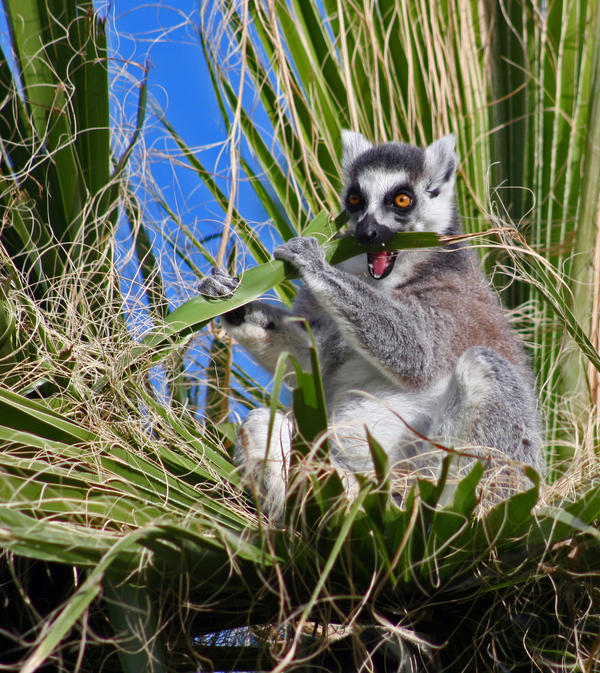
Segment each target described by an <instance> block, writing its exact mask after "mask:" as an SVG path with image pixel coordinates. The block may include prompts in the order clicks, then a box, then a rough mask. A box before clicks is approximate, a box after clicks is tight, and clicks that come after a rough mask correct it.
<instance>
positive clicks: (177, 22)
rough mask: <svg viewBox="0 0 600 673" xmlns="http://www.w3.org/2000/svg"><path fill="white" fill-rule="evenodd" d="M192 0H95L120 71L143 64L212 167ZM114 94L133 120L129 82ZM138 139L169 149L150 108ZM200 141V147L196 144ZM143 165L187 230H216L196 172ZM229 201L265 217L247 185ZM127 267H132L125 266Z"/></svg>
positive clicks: (214, 119)
mask: <svg viewBox="0 0 600 673" xmlns="http://www.w3.org/2000/svg"><path fill="white" fill-rule="evenodd" d="M199 1H201V2H204V3H205V4H206V3H207V1H209V0H175V1H171V2H168V1H166V2H146V3H142V2H135V1H134V0H113V2H112V3H111V4H110V5H109V6H108V9H106V10H104V11H103V10H102V7H101V5H97V6H98V8H99V9H100V12H101V13H103V14H104V13H108V17H109V23H108V31H109V39H110V44H111V47H112V52H113V54H114V55H115V56H118V57H119V59H124V60H125V61H126V62H127V66H126V68H127V72H128V73H130V74H131V75H133V77H134V78H135V79H136V80H139V79H140V77H141V73H142V70H141V66H144V65H145V64H146V63H147V64H148V66H149V76H148V77H149V80H148V82H149V92H150V95H151V97H153V98H154V99H155V100H156V101H157V102H158V104H159V105H160V107H161V108H162V109H163V110H164V111H165V112H166V114H167V117H168V119H169V121H170V123H171V124H172V125H173V126H174V127H175V129H176V130H177V132H178V133H179V134H180V135H181V136H182V137H183V139H184V140H185V142H186V143H187V144H188V146H190V147H193V148H198V156H199V158H200V159H201V161H202V162H203V164H204V165H205V166H206V167H207V168H209V169H212V168H213V167H214V165H215V162H216V161H217V159H218V156H219V152H220V151H222V149H223V145H222V143H223V141H224V140H225V138H226V130H225V125H224V124H223V122H222V120H221V115H220V112H219V108H218V105H217V101H216V98H215V96H214V94H213V91H212V84H211V82H210V78H209V73H208V69H207V67H206V63H205V60H204V55H203V52H202V48H201V45H200V40H199V38H198V36H197V32H196V29H197V26H198V22H199V18H200V12H199ZM120 67H122V62H121V61H120V60H117V61H115V63H114V68H113V72H114V71H118V70H119V68H120ZM116 93H117V97H118V98H120V99H121V100H125V102H126V107H125V111H126V115H127V117H128V118H129V120H130V122H133V120H134V119H135V111H136V104H137V89H136V88H133V87H132V85H131V83H130V82H128V81H127V80H126V79H123V81H122V82H119V81H117V82H116ZM149 112H150V111H149ZM145 141H146V144H147V145H148V146H150V147H151V148H152V149H151V156H152V155H153V154H156V153H157V152H158V153H160V151H161V150H162V149H164V148H165V147H167V148H168V149H169V150H170V151H171V152H173V149H174V145H173V143H169V142H168V141H167V140H166V138H165V132H164V129H163V128H162V127H161V126H160V125H158V124H157V122H156V119H155V118H154V117H153V115H152V114H149V116H148V123H147V127H146V130H145ZM201 148H208V149H203V150H202V151H200V149H201ZM227 160H228V152H227V149H225V151H224V153H223V158H222V160H221V161H220V163H219V165H218V172H219V173H220V174H221V173H223V172H224V171H225V170H226V168H227ZM151 168H152V174H153V177H154V179H155V180H156V182H157V183H158V185H159V187H160V188H161V190H162V191H163V194H164V196H165V197H166V198H167V200H168V201H169V204H170V206H171V208H173V210H175V211H176V212H177V213H178V214H180V216H181V217H182V220H183V221H184V223H185V224H186V226H188V227H190V228H192V229H194V230H195V231H196V233H197V234H198V235H200V234H201V233H213V232H217V231H220V230H221V227H222V221H223V212H222V211H221V210H220V208H219V207H218V205H217V204H216V203H215V202H214V199H213V197H212V196H211V195H210V193H209V192H208V190H207V189H206V188H205V187H204V186H203V185H202V183H201V180H200V179H199V178H198V176H196V175H195V174H194V173H193V172H192V171H190V170H189V169H188V168H185V167H180V166H177V163H176V162H170V161H168V160H164V159H160V158H157V159H156V160H152V161H151ZM221 187H222V189H223V190H224V191H225V192H226V191H227V182H226V180H222V181H221ZM237 205H238V208H239V210H240V212H241V213H242V214H243V215H245V216H246V217H248V218H249V219H250V220H258V221H264V220H265V219H266V214H265V212H264V210H263V209H262V206H260V204H259V203H258V200H257V198H256V197H255V196H254V195H253V193H251V192H250V190H249V189H248V188H245V189H244V188H242V189H241V190H240V199H239V203H238V204H237ZM149 211H150V213H149V214H150V215H151V216H152V214H153V213H154V214H156V216H157V220H160V217H161V216H163V215H164V214H163V213H162V212H160V211H159V209H158V208H156V206H152V205H151V204H150V205H149ZM169 226H172V225H171V223H169V222H163V224H162V227H163V229H164V228H165V227H169ZM180 239H183V237H180ZM159 244H160V241H159ZM217 244H218V241H216V242H215V248H216V246H217ZM129 273H133V271H132V269H131V267H130V268H129ZM182 296H183V297H185V293H183V295H180V296H179V298H173V297H172V296H171V297H170V298H171V299H173V300H174V302H177V301H181V300H182ZM188 296H189V294H188ZM236 350H237V352H238V355H237V360H238V362H239V363H240V365H241V366H243V367H244V368H247V369H248V370H249V371H250V372H251V373H252V375H253V376H255V377H258V379H259V380H262V383H263V385H266V384H267V382H268V380H269V378H270V377H269V376H268V375H266V374H264V373H261V371H260V370H258V368H257V367H256V365H254V364H252V363H251V361H249V360H248V359H247V358H246V357H244V356H243V353H242V352H240V350H239V349H236Z"/></svg>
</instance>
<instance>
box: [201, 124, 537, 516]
mask: <svg viewBox="0 0 600 673" xmlns="http://www.w3.org/2000/svg"><path fill="white" fill-rule="evenodd" d="M342 144H343V157H342V165H343V171H344V188H343V202H344V205H345V208H346V210H347V212H348V215H349V220H350V223H349V228H350V231H351V232H352V233H353V234H354V236H356V239H357V240H358V242H359V243H361V244H363V245H367V244H368V245H369V246H373V245H376V244H378V243H382V244H383V243H385V242H386V241H388V240H389V239H390V238H391V237H392V235H393V234H395V233H397V232H401V231H431V232H436V233H438V234H444V235H446V234H458V233H460V230H461V229H460V220H459V214H458V212H457V208H456V202H455V177H456V168H457V162H458V158H457V156H456V154H455V151H454V147H455V139H454V136H451V135H450V136H446V137H444V138H442V139H441V140H438V141H436V142H434V143H433V144H432V145H430V146H429V147H427V148H426V149H421V148H418V147H413V146H411V145H405V144H401V143H386V144H383V145H379V146H373V145H372V144H371V143H369V142H368V141H367V140H366V139H365V138H364V137H363V136H362V135H360V134H359V133H355V132H351V131H343V133H342ZM274 256H275V257H276V258H277V259H280V260H285V261H287V262H289V263H290V264H292V265H293V266H294V267H296V269H297V270H298V272H299V274H300V276H301V278H302V280H303V281H304V287H303V288H302V289H301V290H300V292H299V293H298V296H297V299H296V302H295V303H294V306H293V310H292V312H291V313H289V312H288V311H286V310H283V309H281V308H277V307H274V306H271V305H269V304H266V303H263V302H252V303H250V304H248V305H246V306H244V307H243V308H241V309H237V310H234V311H232V312H231V313H229V314H226V315H224V316H223V323H224V325H225V326H226V328H227V329H228V331H229V332H230V333H231V334H232V335H233V336H234V337H235V338H236V339H237V341H238V342H239V343H240V344H242V345H243V346H244V347H245V348H246V349H247V350H248V351H249V352H250V353H251V354H252V355H253V356H254V357H255V358H256V359H257V360H258V361H259V362H260V363H261V364H262V365H263V366H264V367H266V368H267V369H268V370H270V371H273V370H274V367H275V365H276V363H277V358H278V356H279V354H280V353H281V352H282V351H291V352H293V353H294V354H295V356H296V357H297V358H298V359H299V361H300V362H301V363H304V365H305V366H306V367H307V368H308V363H309V352H308V348H309V345H310V342H309V336H308V334H307V331H306V330H305V329H303V327H302V324H301V322H299V321H297V320H291V319H290V318H291V317H292V316H302V317H304V318H305V319H306V320H307V321H308V322H309V324H310V326H311V328H312V333H313V335H314V338H315V340H316V344H317V347H318V351H319V357H320V362H321V367H322V375H323V381H324V387H325V395H326V400H327V406H328V411H329V418H330V421H331V426H332V429H331V433H332V436H333V437H332V440H330V442H331V444H332V445H333V451H332V453H333V458H332V459H333V462H334V465H335V466H336V467H338V468H339V469H340V470H342V471H344V472H346V473H349V472H356V471H365V470H370V469H372V468H373V466H372V463H371V454H370V451H369V448H368V445H367V441H366V438H365V428H367V429H368V431H369V432H370V433H371V434H372V435H373V436H374V437H375V438H376V439H377V440H378V441H379V443H380V444H381V445H382V446H383V447H385V449H386V451H387V453H388V456H389V464H390V465H391V466H394V465H398V464H399V463H400V462H401V461H406V460H407V459H412V460H413V462H414V461H415V460H418V458H419V456H420V455H421V454H424V453H426V452H427V443H426V442H425V441H423V440H422V439H419V438H418V436H417V435H416V434H415V432H414V431H413V430H416V431H417V433H419V434H420V435H424V436H427V437H430V438H434V439H435V440H437V441H439V442H441V443H443V444H444V445H447V446H463V447H464V446H470V447H473V446H476V447H491V448H492V449H494V450H495V451H496V452H500V453H501V454H503V455H504V454H507V455H508V457H509V458H513V459H516V460H518V461H522V462H525V463H529V464H530V465H533V466H534V467H536V468H539V467H540V462H539V461H540V456H539V453H540V452H539V450H540V446H541V432H540V422H539V417H538V413H537V411H536V397H535V393H534V386H533V381H532V375H531V372H530V369H529V366H528V363H527V358H526V356H525V353H524V351H523V348H522V345H521V343H520V341H519V339H518V338H517V336H516V335H515V333H514V332H513V330H512V329H511V327H510V326H509V324H508V322H507V320H506V317H505V315H504V312H503V310H502V308H501V306H500V303H499V301H498V298H497V296H496V295H495V293H494V292H493V291H492V290H491V289H490V286H489V283H488V281H487V280H486V278H485V277H484V275H483V274H482V272H481V271H480V269H479V266H478V262H477V258H476V256H475V254H474V252H473V251H472V250H471V249H470V248H469V246H468V245H467V244H466V243H464V242H454V243H451V244H448V245H446V246H445V247H441V248H427V249H422V250H413V251H404V250H401V251H398V252H393V253H390V252H380V253H369V254H367V253H365V254H364V255H360V256H358V257H354V258H352V259H351V260H348V261H347V262H345V263H343V264H341V265H339V266H337V267H333V266H331V265H329V264H328V263H327V262H326V260H325V257H324V255H323V252H322V250H321V248H320V247H319V245H318V243H317V241H316V240H315V239H314V238H310V237H307V238H302V237H298V238H294V239H292V240H289V241H287V242H286V243H284V244H283V245H281V246H279V247H278V248H277V249H276V250H275V251H274ZM236 285H237V280H236V279H234V278H232V277H230V276H229V275H227V273H226V272H225V271H224V270H223V269H215V270H213V275H212V276H209V277H207V278H205V279H204V280H203V281H202V283H201V287H200V291H201V293H202V294H205V295H209V296H223V295H227V294H229V293H231V292H232V291H233V290H234V289H235V287H236ZM292 430H293V421H292V420H291V419H290V418H289V416H284V415H283V414H281V413H278V414H277V416H276V418H275V421H274V425H273V427H272V433H271V435H270V446H267V443H268V441H269V410H268V409H257V410H254V411H252V412H250V414H249V415H248V417H247V419H246V420H245V421H244V423H243V425H242V427H241V431H240V437H239V442H238V447H237V450H236V451H237V453H236V459H237V462H238V463H239V465H240V466H241V468H242V471H243V473H244V474H245V475H246V477H247V478H253V477H254V478H260V480H261V483H260V490H261V492H262V498H263V507H264V508H265V509H267V510H268V511H270V512H271V513H277V511H278V510H279V509H280V508H281V506H282V504H283V502H284V499H285V488H286V482H285V468H286V465H287V461H286V459H287V454H288V453H289V451H290V437H291V434H292ZM488 454H489V451H488ZM483 455H486V454H485V452H484V454H483ZM265 459H266V462H265Z"/></svg>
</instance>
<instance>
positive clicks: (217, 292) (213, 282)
mask: <svg viewBox="0 0 600 673" xmlns="http://www.w3.org/2000/svg"><path fill="white" fill-rule="evenodd" d="M210 273H211V275H210V276H204V278H203V279H202V280H201V281H200V283H199V285H198V292H199V293H200V294H201V295H203V296H205V297H209V298H211V299H226V298H228V297H231V296H232V295H233V293H234V292H235V291H236V289H237V288H238V286H239V284H240V281H239V279H238V278H236V277H234V276H231V275H230V274H229V272H228V271H227V269H225V267H222V266H215V267H213V268H212V269H211V272H210ZM245 314H246V309H245V308H244V307H243V306H240V307H239V308H234V309H233V310H232V311H227V313H224V314H223V316H222V318H223V319H224V320H225V321H226V322H228V323H229V324H230V325H236V326H237V325H241V324H242V323H243V322H244V316H245Z"/></svg>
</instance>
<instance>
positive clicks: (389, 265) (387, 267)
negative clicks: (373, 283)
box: [367, 250, 398, 280]
mask: <svg viewBox="0 0 600 673" xmlns="http://www.w3.org/2000/svg"><path fill="white" fill-rule="evenodd" d="M397 256H398V253H397V252H393V251H390V250H384V251H383V252H368V253H367V264H368V266H369V273H370V274H371V277H372V278H375V280H381V279H382V278H385V277H386V276H388V275H389V274H390V273H391V272H392V269H393V268H394V264H395V262H396V257H397Z"/></svg>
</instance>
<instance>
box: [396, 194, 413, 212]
mask: <svg viewBox="0 0 600 673" xmlns="http://www.w3.org/2000/svg"><path fill="white" fill-rule="evenodd" d="M411 203H412V199H411V197H410V196H409V195H408V194H405V193H404V192H400V193H399V194H396V196H394V205H395V206H397V207H398V208H408V206H410V204H411Z"/></svg>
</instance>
